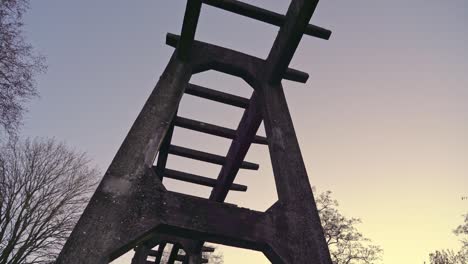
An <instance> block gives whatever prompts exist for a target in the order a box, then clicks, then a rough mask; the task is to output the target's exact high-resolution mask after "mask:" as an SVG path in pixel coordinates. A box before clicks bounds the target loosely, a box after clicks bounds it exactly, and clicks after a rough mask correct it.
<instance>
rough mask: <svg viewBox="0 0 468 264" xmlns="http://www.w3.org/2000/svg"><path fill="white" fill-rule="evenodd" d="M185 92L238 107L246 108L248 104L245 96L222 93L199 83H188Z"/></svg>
mask: <svg viewBox="0 0 468 264" xmlns="http://www.w3.org/2000/svg"><path fill="white" fill-rule="evenodd" d="M185 93H186V94H190V95H193V96H198V97H201V98H205V99H208V100H212V101H216V102H219V103H223V104H228V105H232V106H237V107H240V108H247V106H249V99H247V98H244V97H240V96H237V95H233V94H228V93H223V92H220V91H217V90H213V89H209V88H206V87H203V86H200V85H195V84H189V85H188V86H187V89H186V90H185Z"/></svg>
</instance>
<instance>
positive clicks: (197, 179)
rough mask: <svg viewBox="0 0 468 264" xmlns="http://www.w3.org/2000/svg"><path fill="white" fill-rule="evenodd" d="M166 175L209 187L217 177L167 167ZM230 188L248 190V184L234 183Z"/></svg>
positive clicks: (232, 189) (241, 190)
mask: <svg viewBox="0 0 468 264" xmlns="http://www.w3.org/2000/svg"><path fill="white" fill-rule="evenodd" d="M153 168H154V167H153ZM164 176H165V177H166V178H170V179H174V180H179V181H185V182H190V183H194V184H199V185H203V186H208V187H214V186H216V179H212V178H208V177H203V176H199V175H195V174H190V173H186V172H181V171H177V170H171V169H165V170H164ZM230 190H231V191H240V192H245V191H247V186H245V185H240V184H233V185H232V186H231V188H230Z"/></svg>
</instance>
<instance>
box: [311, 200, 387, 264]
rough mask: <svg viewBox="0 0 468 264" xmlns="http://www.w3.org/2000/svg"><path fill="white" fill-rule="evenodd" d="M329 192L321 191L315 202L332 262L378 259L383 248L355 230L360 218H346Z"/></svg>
mask: <svg viewBox="0 0 468 264" xmlns="http://www.w3.org/2000/svg"><path fill="white" fill-rule="evenodd" d="M331 193H332V192H331V191H327V192H324V193H321V194H320V195H319V196H318V197H317V200H316V203H317V209H318V211H319V215H320V220H321V222H322V226H323V231H324V233H325V239H326V241H327V244H328V247H329V249H330V254H331V257H332V261H333V263H334V264H361V263H365V264H371V263H376V262H377V261H379V259H380V258H381V254H382V252H383V250H382V249H381V248H380V247H379V246H376V245H373V244H371V241H370V240H369V239H367V238H365V237H364V236H363V235H362V234H361V233H360V232H359V231H358V230H357V228H356V225H357V224H359V223H361V220H360V219H358V218H347V217H345V216H343V215H342V214H341V213H340V212H339V211H338V209H337V207H338V201H336V200H334V199H332V197H331Z"/></svg>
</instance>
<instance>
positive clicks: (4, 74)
mask: <svg viewBox="0 0 468 264" xmlns="http://www.w3.org/2000/svg"><path fill="white" fill-rule="evenodd" d="M28 4H29V1H28V0H1V1H0V129H1V130H3V132H7V134H9V135H12V134H16V130H17V129H18V127H19V125H20V124H21V119H22V116H23V113H24V111H25V107H24V103H25V102H26V101H27V100H29V99H30V98H32V97H34V96H37V90H36V85H35V75H36V74H37V73H40V72H43V71H44V70H45V64H44V58H43V57H42V56H38V55H36V54H35V53H34V51H33V48H32V46H31V45H30V44H29V43H27V42H26V41H25V38H24V36H23V29H22V28H23V21H22V19H23V15H24V12H25V11H26V10H27V9H28Z"/></svg>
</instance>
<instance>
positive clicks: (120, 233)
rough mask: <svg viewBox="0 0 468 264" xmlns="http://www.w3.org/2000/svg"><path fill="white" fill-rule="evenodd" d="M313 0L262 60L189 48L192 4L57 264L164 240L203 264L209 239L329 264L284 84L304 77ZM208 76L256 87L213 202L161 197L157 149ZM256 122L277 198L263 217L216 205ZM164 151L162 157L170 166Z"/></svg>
mask: <svg viewBox="0 0 468 264" xmlns="http://www.w3.org/2000/svg"><path fill="white" fill-rule="evenodd" d="M317 2H318V1H308V0H293V1H292V4H291V6H290V8H289V9H288V13H287V14H286V17H285V18H284V24H283V25H282V26H281V29H280V31H279V33H278V36H277V38H276V40H275V43H274V44H273V47H272V50H271V51H270V54H269V56H268V58H267V59H266V60H262V59H259V58H256V57H253V56H249V55H246V54H243V53H240V52H237V51H233V50H229V49H225V48H222V47H218V46H215V45H211V44H207V43H203V42H198V41H194V39H193V38H194V34H195V30H196V21H197V20H198V16H199V13H200V5H201V2H200V0H194V1H189V2H188V5H187V6H188V8H187V11H186V19H185V21H184V30H183V32H182V34H181V35H182V37H181V40H180V43H179V44H178V48H177V50H176V51H175V53H174V55H173V57H172V58H171V60H170V62H169V64H168V66H167V68H166V70H165V71H164V73H163V75H162V76H161V78H160V80H159V82H158V84H157V85H156V88H155V89H154V91H153V92H152V94H151V95H150V97H149V99H148V101H147V102H146V104H145V106H144V107H143V109H142V111H141V112H140V114H139V116H138V118H137V119H136V121H135V123H134V125H133V126H132V128H131V129H130V132H129V133H128V135H127V137H126V138H125V140H124V142H123V144H122V146H121V148H120V149H119V151H118V152H117V154H116V156H115V158H114V160H113V161H112V163H111V165H110V167H109V169H108V171H107V172H106V174H105V175H104V178H103V180H102V182H101V184H100V185H99V187H98V189H97V191H96V193H95V194H94V196H93V198H92V199H91V201H90V203H89V205H88V207H87V208H86V210H85V212H84V214H83V216H82V217H81V219H80V221H79V222H78V224H77V226H76V227H75V230H74V231H73V233H72V234H71V236H70V238H69V240H68V241H67V243H66V245H65V247H64V248H63V250H62V252H61V254H60V256H59V259H58V260H57V263H59V264H78V263H86V264H88V263H97V264H104V263H108V262H109V261H111V260H113V259H114V258H116V257H118V256H120V255H121V254H123V253H124V252H126V251H127V250H129V249H131V248H133V247H135V246H136V245H144V243H145V242H148V241H153V240H155V239H157V238H158V237H160V238H161V237H163V236H170V237H171V239H172V238H174V237H176V238H177V241H171V242H176V243H177V244H178V245H179V244H180V245H181V246H183V247H184V249H185V250H186V251H187V253H188V254H189V256H190V258H189V261H188V262H189V263H201V262H202V259H201V255H200V250H201V246H202V245H203V241H211V242H214V243H220V244H225V245H230V246H236V247H242V248H247V249H253V250H258V251H262V252H264V254H265V255H266V256H267V258H268V259H270V260H271V261H272V262H273V263H301V264H302V263H314V264H331V259H330V255H329V252H328V248H327V245H326V243H325V238H324V235H323V230H322V227H321V225H320V219H319V217H318V212H317V209H316V205H315V202H314V198H313V195H312V190H311V188H310V183H309V180H308V176H307V172H306V169H305V165H304V162H303V159H302V156H301V153H300V148H299V144H298V142H297V138H296V135H295V131H294V127H293V124H292V120H291V116H290V114H289V110H288V107H287V103H286V99H285V96H284V92H283V88H282V86H281V80H282V79H283V78H285V79H291V80H295V81H303V82H305V81H306V80H307V77H308V75H307V74H306V73H302V72H299V71H296V70H292V69H289V68H288V66H289V63H290V61H291V59H292V56H293V54H294V52H295V50H296V48H297V46H298V44H299V42H300V39H301V37H302V35H303V34H304V31H305V30H306V28H307V26H308V21H309V19H310V17H311V15H312V13H313V11H314V10H315V7H316V5H317ZM192 5H195V7H191V6H192ZM187 21H192V22H194V23H195V24H194V25H193V24H191V23H188V22H187ZM167 41H168V43H169V44H172V45H174V46H175V45H177V44H176V43H177V37H176V36H174V35H168V38H167ZM206 70H217V71H221V72H224V73H227V74H231V75H234V76H237V77H240V78H242V79H244V80H245V81H246V82H247V83H249V84H250V85H251V86H252V87H253V88H254V90H255V92H254V94H253V97H252V98H251V99H250V101H249V105H248V106H246V107H247V108H246V112H245V114H244V118H243V120H242V121H241V123H240V125H239V127H238V131H237V134H236V138H235V139H234V141H233V144H232V146H231V149H230V151H229V153H228V155H227V157H226V160H225V163H224V162H223V165H224V167H223V169H222V170H221V173H220V176H219V180H220V181H219V183H218V184H217V185H216V186H215V188H214V190H213V195H212V197H210V198H211V199H212V200H214V201H209V200H206V199H202V198H197V197H193V196H188V195H183V194H178V193H174V192H169V191H167V190H166V189H165V188H164V186H163V185H162V182H161V180H160V179H161V178H160V177H159V176H158V175H157V173H156V172H155V170H153V169H152V166H153V163H154V160H155V157H156V155H157V153H158V151H160V150H164V149H166V148H167V150H165V151H164V152H167V153H169V150H168V149H169V146H170V137H166V135H170V134H171V133H172V129H173V120H174V117H175V116H176V113H177V109H178V105H179V102H180V100H181V97H182V95H183V93H184V90H185V88H186V87H187V85H188V82H189V80H190V77H191V75H192V74H194V73H198V72H202V71H206ZM262 119H263V121H264V123H265V130H266V133H267V138H268V140H267V141H268V147H269V151H270V156H271V160H272V164H273V172H274V177H275V183H276V188H277V191H278V197H279V201H278V202H277V203H275V204H274V205H273V206H272V207H271V208H270V209H269V210H267V212H265V213H262V212H256V211H252V210H248V209H244V208H238V207H236V206H232V205H229V204H224V203H221V202H222V201H224V199H225V197H226V194H227V191H228V190H229V188H230V185H231V184H232V182H233V180H234V178H235V177H236V174H237V171H238V170H239V168H240V167H241V166H242V164H243V160H244V158H245V155H246V153H247V151H248V149H249V146H250V144H252V141H253V140H254V138H255V134H256V131H257V129H258V126H259V125H260V123H261V121H262ZM164 139H166V140H164ZM163 140H164V142H165V143H164V147H163V148H161V147H162V146H163ZM166 145H167V146H166ZM167 153H163V155H161V156H160V157H162V159H166V158H167ZM158 163H159V162H158ZM163 163H165V161H164V160H163V161H162V162H161V164H158V166H159V167H158V170H159V172H163V170H164V167H165V164H163ZM159 172H158V173H159ZM148 249H149V248H141V250H139V252H138V255H137V256H136V257H135V262H142V261H143V260H144V259H145V254H146V255H147V254H148ZM175 256H177V252H176V254H175ZM142 263H143V262H142ZM135 264H140V263H135Z"/></svg>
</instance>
